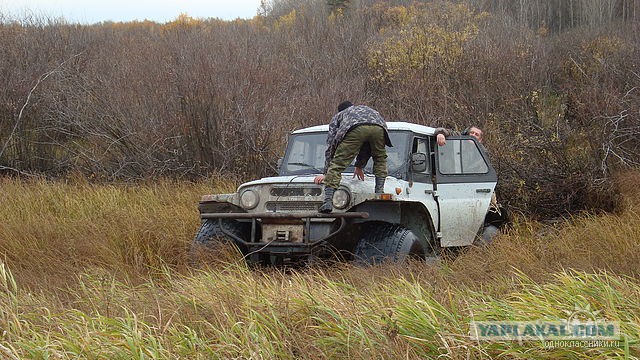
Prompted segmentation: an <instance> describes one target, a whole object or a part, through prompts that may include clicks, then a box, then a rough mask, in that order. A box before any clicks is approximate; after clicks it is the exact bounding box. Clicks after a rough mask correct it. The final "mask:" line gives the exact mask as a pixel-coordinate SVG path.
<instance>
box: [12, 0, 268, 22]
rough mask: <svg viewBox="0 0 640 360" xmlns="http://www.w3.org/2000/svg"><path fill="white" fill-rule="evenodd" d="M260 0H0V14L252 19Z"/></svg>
mask: <svg viewBox="0 0 640 360" xmlns="http://www.w3.org/2000/svg"><path fill="white" fill-rule="evenodd" d="M259 6H260V0H231V1H228V0H175V1H170V0H108V1H107V0H0V13H3V14H4V15H5V17H6V16H7V15H8V16H9V17H10V18H12V19H22V18H24V17H25V15H35V16H41V15H44V16H46V17H54V18H56V17H63V18H64V19H65V20H67V21H68V22H73V23H76V22H77V23H82V24H91V23H96V22H100V21H108V20H110V21H123V22H124V21H132V20H145V19H148V20H153V21H156V22H167V21H170V20H173V19H175V18H176V17H177V16H178V15H179V14H180V13H186V14H188V15H189V16H191V17H194V18H208V17H217V18H220V19H224V20H232V19H236V18H243V19H249V18H252V17H253V16H254V15H256V13H257V10H258V7H259Z"/></svg>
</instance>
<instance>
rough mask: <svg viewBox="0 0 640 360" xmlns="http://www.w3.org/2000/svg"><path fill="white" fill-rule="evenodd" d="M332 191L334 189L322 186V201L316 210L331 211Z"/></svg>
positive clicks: (334, 190)
mask: <svg viewBox="0 0 640 360" xmlns="http://www.w3.org/2000/svg"><path fill="white" fill-rule="evenodd" d="M334 192H336V189H334V188H332V187H328V186H325V187H324V202H323V203H322V205H321V206H320V208H319V209H318V212H321V213H330V212H332V211H333V193H334Z"/></svg>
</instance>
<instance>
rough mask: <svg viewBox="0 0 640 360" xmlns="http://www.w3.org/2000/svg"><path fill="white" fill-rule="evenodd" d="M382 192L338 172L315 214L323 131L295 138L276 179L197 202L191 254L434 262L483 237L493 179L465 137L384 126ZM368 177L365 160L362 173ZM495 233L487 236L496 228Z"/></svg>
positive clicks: (279, 260) (261, 259) (273, 260)
mask: <svg viewBox="0 0 640 360" xmlns="http://www.w3.org/2000/svg"><path fill="white" fill-rule="evenodd" d="M387 126H388V129H389V136H390V137H391V142H392V143H393V145H394V146H393V147H389V148H387V155H388V158H387V166H388V170H389V176H388V177H387V179H386V183H385V189H384V190H385V193H384V194H375V193H374V176H373V175H371V174H367V175H366V176H365V180H364V181H362V180H359V179H357V178H354V177H353V173H352V172H353V167H350V168H347V169H346V171H345V173H343V177H342V181H341V184H340V187H339V189H338V190H337V191H336V192H335V194H334V196H333V207H334V210H333V212H332V213H329V214H321V213H318V208H319V206H320V205H321V204H322V201H323V195H324V194H323V186H321V185H316V184H314V182H313V179H314V177H315V175H317V174H321V173H322V170H321V169H323V168H324V161H325V150H326V147H327V145H326V138H327V131H328V126H327V125H322V126H314V127H310V128H305V129H301V130H297V131H294V132H293V133H292V134H291V136H290V139H289V143H288V146H287V150H286V153H285V155H284V157H283V158H282V159H281V160H280V161H279V172H280V174H279V176H277V177H268V178H263V179H260V180H255V181H251V182H248V183H245V184H242V185H241V186H240V187H239V188H238V191H237V192H236V193H234V194H221V195H204V196H203V197H202V200H201V201H200V206H199V210H200V217H201V219H202V225H201V227H200V230H199V231H198V233H197V235H196V237H195V239H194V240H193V245H192V252H194V251H201V249H203V248H204V249H206V248H208V247H212V246H216V244H219V243H222V242H232V243H234V244H235V245H236V246H237V247H238V248H239V250H240V251H241V252H242V254H243V255H244V256H245V258H246V259H247V260H248V261H249V262H252V263H261V264H283V263H289V262H300V261H306V260H310V259H318V258H323V257H339V258H342V259H347V260H356V261H363V262H369V263H373V262H378V261H383V260H392V261H398V260H403V259H405V258H407V257H417V258H424V259H428V258H433V257H435V256H437V255H438V254H439V253H440V251H442V250H443V249H445V248H458V247H463V246H468V245H471V244H473V243H474V240H475V239H476V238H477V237H478V235H480V234H482V232H483V231H484V229H485V225H487V224H486V222H485V220H486V214H487V211H488V209H489V206H490V202H491V197H492V194H493V192H494V188H495V185H496V181H497V176H496V172H495V170H494V169H493V168H492V167H491V164H490V162H489V159H488V157H487V154H486V152H485V151H484V148H483V146H482V145H480V144H479V143H478V142H477V141H476V139H474V138H473V137H470V136H458V137H450V138H448V139H447V143H446V145H444V146H438V145H437V144H436V142H435V136H434V130H435V129H434V128H431V127H427V126H422V125H416V124H411V123H406V122H388V123H387ZM370 170H371V161H370V163H369V164H367V168H365V172H367V171H370ZM494 230H495V229H494Z"/></svg>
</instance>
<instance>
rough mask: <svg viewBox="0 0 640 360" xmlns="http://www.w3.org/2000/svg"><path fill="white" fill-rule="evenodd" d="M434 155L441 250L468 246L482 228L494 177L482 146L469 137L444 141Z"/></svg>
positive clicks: (437, 147)
mask: <svg viewBox="0 0 640 360" xmlns="http://www.w3.org/2000/svg"><path fill="white" fill-rule="evenodd" d="M433 149H434V151H435V167H436V169H435V172H434V173H435V175H436V176H435V177H436V185H435V186H436V198H437V201H438V205H439V209H440V229H439V235H440V236H441V242H440V243H441V246H443V247H446V246H466V245H471V244H472V243H473V241H474V239H475V236H476V234H477V233H478V231H479V230H480V228H481V227H482V226H483V223H484V218H485V215H486V213H487V210H488V209H489V205H490V202H491V196H492V194H493V191H494V189H495V186H496V182H497V175H496V172H495V170H494V169H493V167H492V166H491V163H490V161H489V158H488V156H487V153H486V151H485V150H484V147H483V146H482V144H480V143H478V142H477V141H476V139H475V138H473V137H470V136H456V137H449V138H447V142H446V144H445V145H444V146H438V145H437V144H435V145H434V146H433Z"/></svg>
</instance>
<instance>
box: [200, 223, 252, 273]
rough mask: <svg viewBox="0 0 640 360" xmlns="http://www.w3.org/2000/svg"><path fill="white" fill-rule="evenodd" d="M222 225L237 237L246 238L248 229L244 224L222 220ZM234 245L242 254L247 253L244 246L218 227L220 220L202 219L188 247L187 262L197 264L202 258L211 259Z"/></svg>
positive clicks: (221, 254)
mask: <svg viewBox="0 0 640 360" xmlns="http://www.w3.org/2000/svg"><path fill="white" fill-rule="evenodd" d="M222 226H223V227H224V229H225V231H226V232H228V233H231V234H233V235H235V236H236V237H239V238H241V239H246V238H247V233H248V229H247V226H246V224H241V223H238V222H236V221H229V220H226V221H223V222H222ZM233 247H236V248H237V249H238V250H239V252H240V253H242V254H243V255H244V254H246V253H247V249H246V247H244V246H243V245H242V244H238V243H237V242H236V241H235V240H234V239H233V238H232V237H230V236H229V235H227V234H225V232H223V231H222V229H221V228H220V222H219V221H218V220H217V219H206V220H203V221H202V224H201V225H200V229H199V230H198V233H197V234H196V236H195V237H194V239H193V241H192V242H191V248H190V249H189V263H190V264H191V265H197V264H198V263H200V262H201V261H203V260H204V258H208V259H211V260H216V259H214V258H215V257H217V256H223V253H224V251H225V250H226V251H227V253H228V250H229V249H233Z"/></svg>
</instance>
